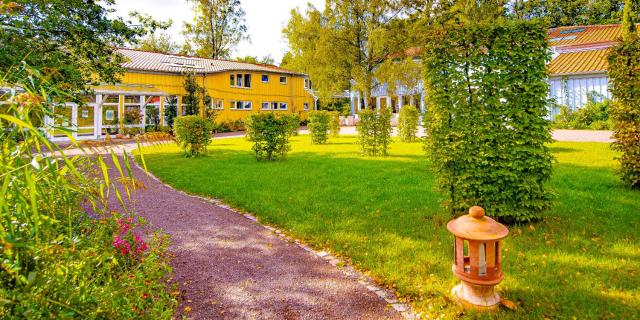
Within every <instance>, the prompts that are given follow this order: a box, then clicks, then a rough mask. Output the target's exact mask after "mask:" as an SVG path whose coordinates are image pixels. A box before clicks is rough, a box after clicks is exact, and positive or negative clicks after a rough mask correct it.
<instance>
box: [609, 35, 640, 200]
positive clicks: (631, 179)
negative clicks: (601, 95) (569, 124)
mask: <svg viewBox="0 0 640 320" xmlns="http://www.w3.org/2000/svg"><path fill="white" fill-rule="evenodd" d="M633 32H634V33H635V29H634V31H633ZM609 78H610V79H611V93H613V97H614V99H615V102H614V103H613V105H612V106H611V111H610V112H611V118H612V119H613V130H614V133H613V138H614V139H615V142H614V143H613V148H614V149H615V150H617V151H620V152H621V155H620V157H619V158H618V160H619V161H620V170H619V173H620V177H621V179H622V181H623V182H624V183H625V184H626V185H628V186H630V187H632V188H640V38H638V36H637V35H635V34H634V35H632V36H631V35H630V36H628V37H626V39H625V41H623V42H622V43H621V44H620V45H618V46H616V47H614V48H613V49H612V50H611V53H610V56H609Z"/></svg>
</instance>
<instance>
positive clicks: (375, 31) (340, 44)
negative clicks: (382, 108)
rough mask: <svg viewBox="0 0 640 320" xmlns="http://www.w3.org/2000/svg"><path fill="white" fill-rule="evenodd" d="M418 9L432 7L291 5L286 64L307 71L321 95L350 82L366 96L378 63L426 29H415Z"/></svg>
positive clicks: (335, 0)
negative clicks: (319, 6) (320, 8)
mask: <svg viewBox="0 0 640 320" xmlns="http://www.w3.org/2000/svg"><path fill="white" fill-rule="evenodd" d="M420 10H424V11H430V7H429V5H428V4H426V3H425V2H424V1H412V0H407V1H367V0H356V1H339V0H329V1H327V3H326V6H325V8H324V10H322V11H319V10H318V9H316V8H315V7H313V6H311V5H310V6H309V7H308V8H307V10H306V12H304V13H302V12H300V11H299V10H298V9H296V10H293V11H292V12H291V18H290V20H289V23H288V24H287V26H286V27H285V28H284V30H283V34H284V37H285V39H286V40H287V43H288V45H289V47H290V48H291V50H290V51H289V52H288V53H287V54H286V55H285V57H284V58H283V61H282V66H283V67H285V68H290V69H292V70H296V71H300V72H304V73H306V74H309V76H310V78H311V79H312V80H313V83H314V88H315V90H316V92H317V94H318V95H319V96H320V98H321V99H322V100H329V99H331V98H332V97H333V96H334V95H335V94H339V93H341V92H343V91H344V90H349V89H351V88H353V89H354V90H358V91H361V92H363V93H364V98H368V97H369V95H370V92H371V91H372V90H373V89H374V85H375V83H374V82H375V81H374V76H378V74H375V73H376V70H379V69H380V68H379V66H380V65H381V64H383V62H385V61H386V60H387V57H388V56H389V55H391V54H393V53H395V52H396V51H397V50H398V48H407V47H411V46H415V45H416V44H417V42H416V40H415V38H416V37H419V36H421V35H422V34H423V33H424V32H422V30H420V32H416V31H417V30H415V29H414V25H415V24H416V21H420V19H415V17H414V14H415V13H416V12H420ZM400 16H403V17H406V18H407V19H403V18H399V17H400ZM424 16H425V17H428V16H429V15H428V14H426V13H425V14H424ZM393 67H394V64H390V65H388V66H387V67H386V68H383V70H385V71H388V70H390V69H392V68H393ZM394 74H398V73H394ZM351 80H354V84H353V85H352V83H351Z"/></svg>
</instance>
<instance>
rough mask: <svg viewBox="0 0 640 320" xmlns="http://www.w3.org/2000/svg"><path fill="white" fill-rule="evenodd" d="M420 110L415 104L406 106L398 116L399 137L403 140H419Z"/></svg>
mask: <svg viewBox="0 0 640 320" xmlns="http://www.w3.org/2000/svg"><path fill="white" fill-rule="evenodd" d="M419 122H420V112H419V111H418V109H416V108H415V107H414V106H404V107H403V108H402V109H400V115H399V116H398V137H399V138H400V141H402V142H415V141H416V140H418V123H419Z"/></svg>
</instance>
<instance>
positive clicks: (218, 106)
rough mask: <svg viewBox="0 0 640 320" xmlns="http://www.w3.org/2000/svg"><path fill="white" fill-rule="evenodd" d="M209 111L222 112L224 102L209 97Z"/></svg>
mask: <svg viewBox="0 0 640 320" xmlns="http://www.w3.org/2000/svg"><path fill="white" fill-rule="evenodd" d="M209 109H211V110H224V100H223V99H218V98H213V97H211V103H210V104H209Z"/></svg>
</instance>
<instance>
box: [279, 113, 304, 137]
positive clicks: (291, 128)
mask: <svg viewBox="0 0 640 320" xmlns="http://www.w3.org/2000/svg"><path fill="white" fill-rule="evenodd" d="M280 117H282V119H283V120H285V121H286V122H287V131H288V132H289V136H297V135H298V134H299V131H300V116H299V115H297V114H295V113H289V114H283V115H280Z"/></svg>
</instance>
